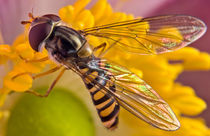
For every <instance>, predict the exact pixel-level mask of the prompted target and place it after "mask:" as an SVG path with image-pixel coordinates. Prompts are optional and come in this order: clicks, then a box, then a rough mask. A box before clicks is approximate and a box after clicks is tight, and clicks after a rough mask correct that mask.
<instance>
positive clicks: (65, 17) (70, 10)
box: [59, 5, 75, 25]
mask: <svg viewBox="0 0 210 136" xmlns="http://www.w3.org/2000/svg"><path fill="white" fill-rule="evenodd" d="M59 16H60V18H61V20H62V21H64V22H66V23H68V24H71V25H72V24H73V21H74V18H75V14H74V7H73V6H71V5H68V6H65V7H63V8H61V9H60V10H59Z"/></svg>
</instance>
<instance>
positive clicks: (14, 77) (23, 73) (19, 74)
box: [12, 66, 61, 80]
mask: <svg viewBox="0 0 210 136" xmlns="http://www.w3.org/2000/svg"><path fill="white" fill-rule="evenodd" d="M60 68H61V66H57V67H54V68H52V69H50V70H48V71H45V72H43V73H40V74H37V75H34V76H33V75H32V73H30V72H22V73H18V74H17V75H15V76H13V77H12V80H15V79H16V78H17V77H19V76H23V75H31V77H32V78H33V79H36V78H39V77H42V76H45V75H48V74H51V73H53V72H56V71H57V70H59V69H60Z"/></svg>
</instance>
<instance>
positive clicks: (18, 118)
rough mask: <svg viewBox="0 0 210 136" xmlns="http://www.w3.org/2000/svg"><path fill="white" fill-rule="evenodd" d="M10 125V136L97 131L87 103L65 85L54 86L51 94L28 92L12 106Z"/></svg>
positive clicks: (75, 135)
mask: <svg viewBox="0 0 210 136" xmlns="http://www.w3.org/2000/svg"><path fill="white" fill-rule="evenodd" d="M38 90H46V88H42V89H38ZM6 128H7V129H6V136H94V135H95V127H94V123H93V120H92V118H91V115H90V112H89V111H88V109H87V108H86V106H85V105H84V104H83V103H82V102H81V101H80V100H79V99H78V98H77V97H75V95H73V94H72V93H70V92H69V91H67V90H66V89H61V88H55V89H53V92H52V93H51V94H50V95H49V96H48V97H47V98H41V97H37V96H34V95H31V94H24V95H23V96H22V97H21V98H20V99H19V100H18V101H17V103H15V105H14V107H13V108H12V110H11V115H10V118H9V120H8V123H7V126H6Z"/></svg>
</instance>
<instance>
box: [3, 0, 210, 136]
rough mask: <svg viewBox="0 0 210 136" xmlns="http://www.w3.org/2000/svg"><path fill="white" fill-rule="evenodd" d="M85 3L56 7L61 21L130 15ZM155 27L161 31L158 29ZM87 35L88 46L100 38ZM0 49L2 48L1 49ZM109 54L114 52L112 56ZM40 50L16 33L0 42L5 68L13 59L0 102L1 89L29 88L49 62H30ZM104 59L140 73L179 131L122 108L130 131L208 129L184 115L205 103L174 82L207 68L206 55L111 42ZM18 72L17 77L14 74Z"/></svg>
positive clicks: (86, 22) (78, 23)
mask: <svg viewBox="0 0 210 136" xmlns="http://www.w3.org/2000/svg"><path fill="white" fill-rule="evenodd" d="M89 2H90V0H78V1H77V2H76V3H75V4H74V5H68V6H66V7H63V8H61V9H60V10H59V16H60V17H61V19H62V20H63V21H64V22H65V23H67V24H68V25H69V26H71V27H73V28H74V29H76V30H79V29H84V28H88V27H93V26H96V25H101V24H107V23H113V22H119V21H124V20H129V19H133V18H134V17H133V16H132V15H127V14H125V13H121V12H114V11H113V10H112V8H111V6H110V4H109V3H108V2H107V1H106V0H99V1H98V2H97V3H96V4H95V5H94V6H93V7H92V8H91V9H90V10H88V9H85V7H86V6H87V4H88V3H89ZM143 27H148V25H147V24H145V26H143ZM173 29H174V28H173ZM160 32H161V33H166V32H165V30H164V28H163V29H161V30H160ZM174 34H175V35H176V36H180V35H179V33H178V32H177V30H176V29H174ZM87 39H88V41H89V43H90V44H91V45H93V46H97V45H99V44H100V43H102V42H106V41H101V39H99V38H96V37H93V36H88V37H87ZM124 42H130V41H124ZM1 50H5V52H8V53H4V54H3V53H2V54H1ZM112 54H116V55H114V56H113V55H112ZM46 55H47V53H46V50H44V51H43V52H42V53H36V52H34V51H33V50H32V49H31V48H30V45H29V43H28V40H27V35H20V36H19V37H18V38H17V40H16V41H15V42H14V43H13V45H12V46H11V47H10V46H8V45H0V62H1V63H2V65H3V66H5V67H6V63H8V61H11V62H12V64H13V67H12V68H11V69H6V70H7V74H6V75H5V77H4V81H3V87H2V89H1V90H0V104H1V103H3V100H4V99H5V97H6V94H8V93H9V92H11V91H15V92H24V91H26V90H28V89H30V88H31V86H32V84H33V74H38V73H41V72H42V71H43V69H44V68H46V67H47V66H48V65H50V66H51V67H52V66H54V64H52V62H50V61H43V62H30V60H37V59H41V58H44V57H46ZM122 56H123V57H122ZM105 58H107V59H110V58H111V60H112V61H114V62H117V63H119V64H121V65H122V66H125V67H127V68H128V69H130V70H131V71H132V72H134V73H136V74H137V75H139V76H140V77H142V78H143V79H144V80H145V81H146V82H147V83H148V84H150V85H151V86H152V87H153V88H154V89H155V90H156V91H157V92H158V94H160V96H161V97H163V99H164V100H166V101H167V102H168V103H169V105H170V106H171V107H172V109H173V110H174V112H175V113H176V115H177V117H178V119H179V120H180V122H181V128H180V130H178V131H174V132H166V131H163V130H159V129H156V128H154V127H152V126H150V125H148V124H145V123H144V122H142V121H141V120H137V119H136V117H134V116H133V115H131V114H130V113H128V112H125V111H124V110H123V111H122V112H121V118H122V119H123V120H124V122H125V123H126V124H127V127H129V128H130V129H131V130H132V135H133V136H137V135H142V136H147V135H148V136H152V135H154V136H158V135H160V136H162V135H164V136H166V135H174V136H178V135H185V136H186V135H187V136H188V135H189V136H191V135H196V136H207V135H209V132H210V130H209V128H208V127H206V125H205V122H204V121H202V120H201V119H197V118H191V117H186V116H192V115H193V116H194V115H198V114H200V113H201V112H202V111H203V110H204V109H205V108H206V104H205V102H204V101H203V100H202V99H201V98H199V97H198V96H196V94H195V92H194V90H193V89H192V88H191V87H188V86H183V85H181V84H179V83H176V82H175V80H176V78H177V77H178V75H179V74H180V73H181V72H183V71H184V70H209V69H210V55H209V54H207V53H203V52H200V51H198V50H197V49H194V48H192V47H185V48H183V49H180V50H178V51H174V52H171V53H166V54H163V55H150V56H141V55H137V54H130V53H126V55H125V52H122V51H121V50H118V49H117V47H113V48H112V49H111V50H110V51H109V52H108V53H107V54H106V55H105ZM1 60H2V61H1ZM137 60H138V61H137ZM171 61H177V62H178V63H170V62H171ZM23 73H24V74H23ZM18 74H19V75H21V76H17V77H16V75H18ZM14 77H15V78H14ZM121 122H122V121H121ZM122 131H123V130H122ZM122 133H123V132H122Z"/></svg>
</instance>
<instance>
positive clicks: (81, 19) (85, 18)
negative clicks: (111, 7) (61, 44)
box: [75, 10, 94, 29]
mask: <svg viewBox="0 0 210 136" xmlns="http://www.w3.org/2000/svg"><path fill="white" fill-rule="evenodd" d="M75 22H77V26H76V29H84V28H88V27H93V26H94V17H93V15H92V14H91V12H90V11H89V10H83V11H82V12H81V13H79V14H78V16H77V17H76V19H75Z"/></svg>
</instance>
